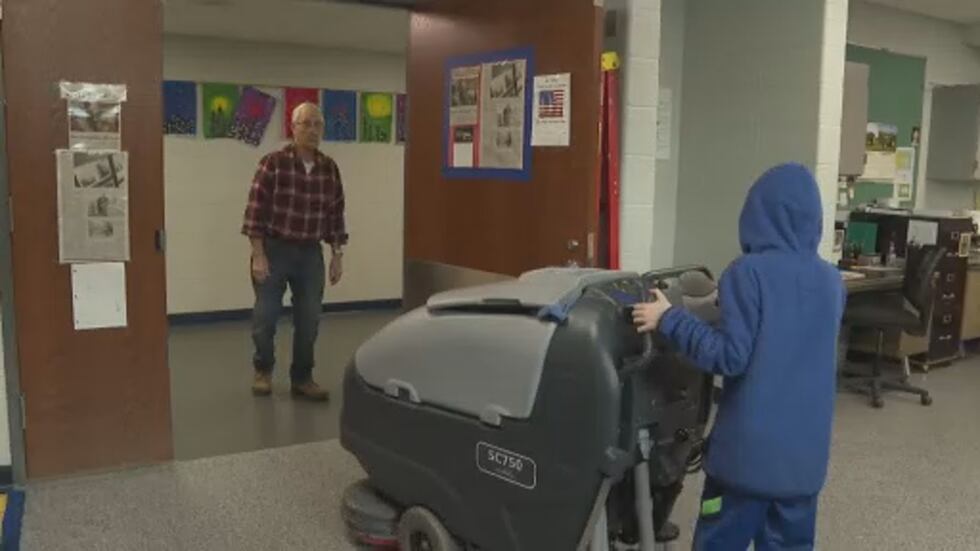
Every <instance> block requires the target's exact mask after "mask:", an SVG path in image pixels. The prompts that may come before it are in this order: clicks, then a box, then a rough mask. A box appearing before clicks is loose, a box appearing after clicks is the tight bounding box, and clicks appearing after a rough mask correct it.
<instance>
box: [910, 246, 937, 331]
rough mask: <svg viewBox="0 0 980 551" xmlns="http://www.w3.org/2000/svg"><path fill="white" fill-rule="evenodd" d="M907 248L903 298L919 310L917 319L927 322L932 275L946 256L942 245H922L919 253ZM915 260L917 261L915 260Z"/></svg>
mask: <svg viewBox="0 0 980 551" xmlns="http://www.w3.org/2000/svg"><path fill="white" fill-rule="evenodd" d="M916 253H917V251H913V250H912V248H911V247H910V248H909V251H908V254H907V255H906V258H907V262H906V264H905V286H904V295H905V299H906V300H908V301H909V303H910V304H911V305H912V306H913V307H914V308H915V309H916V310H917V311H918V312H919V320H920V321H922V322H923V324H928V322H929V318H930V317H931V316H932V305H933V301H934V299H935V294H936V289H935V282H934V275H933V274H935V273H936V270H937V269H938V268H939V262H940V261H941V260H942V259H943V257H944V256H946V249H945V248H944V247H936V246H926V247H922V250H921V252H920V253H918V254H916ZM916 260H917V261H916Z"/></svg>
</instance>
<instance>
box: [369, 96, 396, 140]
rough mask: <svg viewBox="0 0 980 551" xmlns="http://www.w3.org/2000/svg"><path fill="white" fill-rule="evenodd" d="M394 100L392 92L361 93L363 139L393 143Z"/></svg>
mask: <svg viewBox="0 0 980 551" xmlns="http://www.w3.org/2000/svg"><path fill="white" fill-rule="evenodd" d="M393 120H394V102H393V100H392V96H391V94H381V93H376V92H365V93H363V94H361V141H362V142H365V143H391V137H392V136H391V133H392V123H393Z"/></svg>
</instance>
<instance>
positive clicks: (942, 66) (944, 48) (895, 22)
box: [847, 0, 980, 209]
mask: <svg viewBox="0 0 980 551" xmlns="http://www.w3.org/2000/svg"><path fill="white" fill-rule="evenodd" d="M849 11H850V17H849V23H848V30H847V41H848V42H849V43H851V44H857V45H859V46H866V47H869V48H883V49H888V50H891V51H893V52H896V53H900V54H906V55H913V56H919V57H925V58H926V93H925V97H924V100H923V110H922V119H923V125H922V147H923V151H928V148H929V120H930V118H931V113H932V91H931V90H932V88H933V87H934V86H936V85H950V84H976V83H980V52H978V51H977V50H976V49H973V48H970V47H969V46H967V45H966V44H965V43H964V42H963V36H964V35H963V33H964V29H963V28H962V27H960V26H957V25H954V24H952V23H948V22H945V21H941V20H938V19H931V18H928V17H922V16H919V15H915V14H911V13H907V12H902V11H898V10H894V9H889V8H886V7H882V6H877V5H874V4H869V3H867V2H864V1H862V0H851V3H850V10H849ZM926 158H927V156H926V155H922V156H921V157H920V161H921V162H920V165H919V171H918V178H917V181H918V182H920V183H919V189H918V190H917V194H916V206H918V207H927V208H943V209H948V208H963V207H966V208H972V204H973V191H974V186H972V185H956V184H948V183H944V182H928V181H926V178H925V174H926V168H927V167H926V162H925V161H926ZM923 183H924V185H923Z"/></svg>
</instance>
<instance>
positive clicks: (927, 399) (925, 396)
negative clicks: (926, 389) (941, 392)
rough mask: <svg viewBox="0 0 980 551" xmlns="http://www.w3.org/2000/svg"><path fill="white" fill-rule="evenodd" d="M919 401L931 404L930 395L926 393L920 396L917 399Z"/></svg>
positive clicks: (926, 404) (927, 404)
mask: <svg viewBox="0 0 980 551" xmlns="http://www.w3.org/2000/svg"><path fill="white" fill-rule="evenodd" d="M919 401H920V402H922V405H924V406H931V405H932V396H929V395H928V394H926V395H924V396H922V397H921V398H920V399H919Z"/></svg>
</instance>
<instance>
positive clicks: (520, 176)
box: [442, 48, 535, 182]
mask: <svg viewBox="0 0 980 551" xmlns="http://www.w3.org/2000/svg"><path fill="white" fill-rule="evenodd" d="M511 59H524V60H526V62H527V67H526V75H525V82H524V168H521V169H512V168H479V167H474V168H455V167H451V166H449V157H450V155H449V153H450V151H449V149H450V148H451V147H452V143H451V142H450V139H449V130H450V128H449V119H450V116H449V114H450V113H449V111H450V109H451V101H450V97H451V89H452V71H453V69H456V68H458V67H471V66H473V65H482V64H485V63H497V62H501V61H507V60H511ZM534 69H535V68H534V49H533V48H514V49H510V50H500V51H496V52H491V53H483V54H471V55H465V56H458V57H452V58H450V59H448V60H446V73H445V83H444V90H443V103H444V107H443V123H442V140H443V147H442V175H443V177H444V178H446V179H481V180H509V181H515V182H528V181H530V180H531V122H532V116H533V110H534V93H533V88H534V75H535V72H534Z"/></svg>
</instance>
